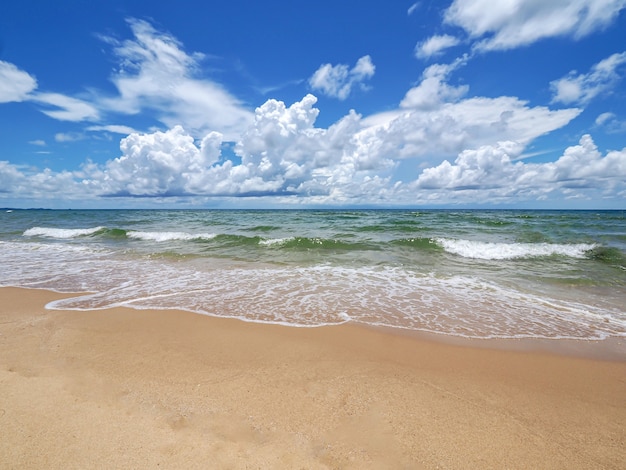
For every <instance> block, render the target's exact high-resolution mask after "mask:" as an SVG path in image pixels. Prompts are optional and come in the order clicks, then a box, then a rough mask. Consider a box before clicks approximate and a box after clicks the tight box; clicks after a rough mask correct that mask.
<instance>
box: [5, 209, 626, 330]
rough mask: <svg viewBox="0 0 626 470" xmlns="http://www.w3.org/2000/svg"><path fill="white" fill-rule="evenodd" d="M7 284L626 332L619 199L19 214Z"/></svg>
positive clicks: (164, 302)
mask: <svg viewBox="0 0 626 470" xmlns="http://www.w3.org/2000/svg"><path fill="white" fill-rule="evenodd" d="M0 227H1V228H0V263H1V265H2V270H1V272H0V285H3V286H20V287H35V288H47V289H53V290H57V291H62V292H77V291H81V292H90V294H89V295H84V296H80V297H77V298H72V299H66V300H62V301H58V302H55V303H53V304H51V305H49V307H50V308H64V309H81V310H89V309H96V308H98V309H101V308H107V307H110V306H117V305H125V306H130V307H134V308H173V309H174V308H175V309H183V310H190V311H194V312H197V313H202V314H208V315H216V316H229V317H236V318H240V319H243V320H248V321H259V322H270V323H280V324H287V325H293V326H318V325H326V324H337V323H343V322H347V321H353V322H360V323H365V324H369V325H377V326H390V327H396V328H404V329H409V330H416V331H428V332H434V333H442V334H447V335H455V336H460V337H467V338H551V339H557V338H570V339H571V338H574V339H603V338H607V337H611V336H613V337H623V336H626V311H625V308H624V306H625V305H626V219H625V215H624V212H622V211H598V212H593V211H435V210H433V211H408V210H407V211H405V210H371V211H365V210H364V211H360V210H357V211H330V210H329V211H314V210H308V211H304V210H303V211H295V210H294V211H291V210H286V211H225V210H224V211H220V210H189V211H187V210H109V211H101V210H93V211H69V210H68V211H48V210H45V211H44V210H42V211H38V210H28V211H26V210H25V211H22V210H15V211H13V212H10V213H9V212H2V213H0Z"/></svg>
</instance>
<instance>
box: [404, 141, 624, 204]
mask: <svg viewBox="0 0 626 470" xmlns="http://www.w3.org/2000/svg"><path fill="white" fill-rule="evenodd" d="M522 149H523V146H521V145H520V144H519V143H517V142H510V141H509V142H500V143H498V144H497V145H494V146H491V145H487V146H482V147H480V148H478V149H476V150H465V151H463V152H461V153H460V154H459V156H458V157H457V158H456V160H455V161H454V162H453V163H450V162H449V161H447V160H445V161H444V162H442V163H441V164H439V165H437V166H435V167H431V168H427V169H425V170H423V171H422V173H421V174H420V175H419V177H418V178H417V180H415V181H414V182H413V183H411V184H410V185H408V187H409V188H410V190H412V191H417V192H418V193H419V192H423V191H428V193H429V195H428V197H429V198H431V200H432V199H433V198H435V199H441V200H446V201H448V202H449V201H453V200H454V199H455V198H456V197H457V196H461V195H462V196H461V197H464V198H467V197H468V192H472V193H473V194H474V196H473V197H474V198H475V199H473V200H474V201H479V200H484V201H486V200H489V199H491V200H494V198H513V197H515V198H520V197H524V196H525V197H527V198H533V199H542V198H545V197H547V196H548V195H549V194H550V193H559V194H560V195H561V196H563V195H565V196H566V197H585V196H586V195H589V193H590V192H595V191H597V190H599V191H601V192H604V193H606V195H607V196H613V197H614V196H615V194H616V193H618V192H620V191H624V189H626V148H624V149H622V150H621V151H610V152H608V153H607V154H606V155H604V156H602V155H601V153H600V152H599V151H598V148H597V146H596V145H595V143H594V142H593V139H592V138H591V136H589V135H584V136H583V137H582V138H581V139H580V142H579V144H578V145H575V146H572V147H569V148H567V149H566V150H565V152H564V153H563V155H562V156H561V157H560V158H559V159H558V160H557V161H555V162H548V163H524V162H523V161H515V158H516V157H518V156H519V155H520V153H521V151H522Z"/></svg>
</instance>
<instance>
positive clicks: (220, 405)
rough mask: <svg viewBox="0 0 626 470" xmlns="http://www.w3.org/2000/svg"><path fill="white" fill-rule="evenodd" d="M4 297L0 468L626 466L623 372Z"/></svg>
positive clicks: (33, 296) (370, 335) (577, 361)
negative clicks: (50, 306)
mask: <svg viewBox="0 0 626 470" xmlns="http://www.w3.org/2000/svg"><path fill="white" fill-rule="evenodd" d="M61 297H63V296H62V295H60V294H55V293H50V292H46V291H35V290H23V289H14V288H3V289H0V468H3V469H9V468H16V469H17V468H19V469H23V468H36V469H44V468H45V469H71V468H76V469H86V468H103V469H104V468H106V469H110V468H136V469H141V468H150V469H154V468H185V469H191V468H215V469H222V468H224V469H243V468H254V469H257V468H258V469H276V468H289V469H292V468H306V469H309V468H310V469H318V468H319V469H323V468H349V469H369V468H380V469H386V468H389V469H401V468H407V469H413V468H433V469H434V468H454V469H457V468H477V469H489V468H494V469H503V468H515V469H521V468H529V469H540V468H555V469H564V468H567V469H572V468H588V469H604V468H613V469H618V468H626V361H625V360H613V361H601V360H592V359H585V358H580V357H572V356H564V355H556V354H548V353H545V352H543V353H539V352H530V351H511V350H502V349H494V348H491V349H484V348H478V347H467V346H459V345H450V344H443V343H438V342H433V341H427V340H423V339H419V338H414V337H409V336H402V335H397V334H390V333H388V332H382V331H377V330H372V329H366V328H362V327H357V326H350V325H343V326H337V327H323V328H314V329H304V328H288V327H280V326H270V325H259V324H252V323H245V322H241V321H237V320H225V319H217V318H209V317H205V316H200V315H194V314H190V313H185V312H175V311H165V312H162V311H154V310H144V311H136V310H129V309H122V308H120V309H111V310H103V311H92V312H64V311H49V310H45V308H44V305H45V304H46V303H47V302H49V301H51V300H53V299H56V298H61Z"/></svg>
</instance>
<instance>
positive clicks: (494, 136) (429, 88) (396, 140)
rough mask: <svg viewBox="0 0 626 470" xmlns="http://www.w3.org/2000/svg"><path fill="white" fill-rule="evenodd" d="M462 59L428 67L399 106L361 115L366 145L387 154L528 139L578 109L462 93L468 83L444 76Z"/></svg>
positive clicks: (451, 150) (454, 150) (444, 151)
mask: <svg viewBox="0 0 626 470" xmlns="http://www.w3.org/2000/svg"><path fill="white" fill-rule="evenodd" d="M465 60H466V58H465V57H462V58H460V59H457V60H456V61H455V62H453V63H452V64H447V65H446V64H435V65H432V66H430V67H428V68H427V69H426V70H425V71H424V73H423V76H422V81H421V82H420V83H419V84H418V85H416V86H415V87H413V88H412V89H410V90H409V91H408V92H407V93H406V95H405V97H404V99H403V100H402V102H401V103H400V109H398V110H396V111H389V112H385V113H380V114H375V115H372V116H368V117H367V118H365V119H363V120H362V125H363V126H364V127H365V129H364V130H363V131H362V132H361V133H362V134H367V135H369V136H370V140H371V145H372V148H374V149H380V150H379V151H380V152H382V153H384V154H385V155H386V156H392V157H393V158H412V157H419V156H426V155H439V156H441V157H447V156H453V155H457V154H458V153H459V152H461V151H463V150H464V149H467V148H477V147H480V146H482V145H486V144H492V143H493V142H498V141H504V140H515V141H518V142H522V143H527V142H530V141H531V140H533V139H535V138H537V137H539V136H541V135H544V134H547V133H548V132H551V131H553V130H555V129H559V128H561V127H563V126H564V125H566V124H567V123H568V122H570V121H571V120H572V119H574V118H575V117H576V116H578V115H579V114H580V112H581V110H580V109H575V108H573V109H563V110H550V109H548V108H546V107H543V106H536V107H529V106H528V103H527V102H525V101H523V100H520V99H518V98H515V97H507V96H502V97H497V98H486V97H473V98H464V96H465V95H466V93H467V92H468V87H467V86H452V85H449V84H448V83H447V78H448V75H449V74H450V73H451V72H452V71H454V70H456V69H457V68H458V67H459V66H461V65H463V64H464V63H465Z"/></svg>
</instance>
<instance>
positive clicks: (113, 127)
mask: <svg viewBox="0 0 626 470" xmlns="http://www.w3.org/2000/svg"><path fill="white" fill-rule="evenodd" d="M87 130H88V131H91V132H111V133H113V134H123V135H128V134H133V133H136V132H137V131H136V130H135V129H133V128H132V127H129V126H124V125H120V124H109V125H105V126H89V127H88V128H87Z"/></svg>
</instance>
